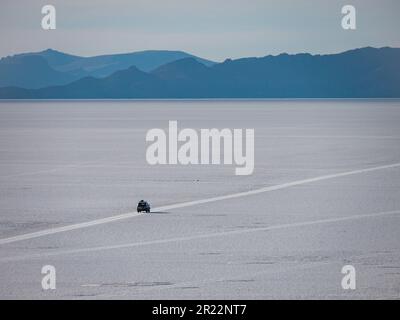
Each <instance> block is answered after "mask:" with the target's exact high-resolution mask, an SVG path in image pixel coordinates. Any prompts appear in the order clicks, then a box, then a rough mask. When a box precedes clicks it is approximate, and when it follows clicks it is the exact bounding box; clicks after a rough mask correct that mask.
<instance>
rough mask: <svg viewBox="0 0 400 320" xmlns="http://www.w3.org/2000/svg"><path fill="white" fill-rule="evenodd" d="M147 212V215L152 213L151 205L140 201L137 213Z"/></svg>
mask: <svg viewBox="0 0 400 320" xmlns="http://www.w3.org/2000/svg"><path fill="white" fill-rule="evenodd" d="M142 211H145V212H146V213H150V204H149V203H148V202H147V201H144V200H140V201H139V203H138V205H137V212H142Z"/></svg>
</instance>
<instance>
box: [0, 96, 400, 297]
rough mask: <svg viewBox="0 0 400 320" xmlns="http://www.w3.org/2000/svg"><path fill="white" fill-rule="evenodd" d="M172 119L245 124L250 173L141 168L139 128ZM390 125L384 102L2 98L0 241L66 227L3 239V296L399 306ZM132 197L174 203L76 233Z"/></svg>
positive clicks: (399, 250)
mask: <svg viewBox="0 0 400 320" xmlns="http://www.w3.org/2000/svg"><path fill="white" fill-rule="evenodd" d="M169 120H177V121H178V124H179V126H182V127H190V128H194V129H202V128H220V129H222V128H226V127H227V128H254V129H255V170H254V174H253V175H251V176H235V175H234V165H232V166H215V165H214V166H213V165H198V166H180V165H176V166H175V165H166V166H150V165H148V164H147V162H146V158H145V152H146V146H147V144H146V141H145V136H146V132H147V131H148V130H149V129H152V128H167V126H168V121H169ZM399 123H400V101H395V100H392V101H390V100H387V101H367V100H360V101H345V100H343V101H318V100H313V101H306V100H304V101H198V102H195V101H180V102H178V101H134V102H133V101H121V102H111V101H103V102H100V101H93V102H79V101H74V102H62V101H57V102H55V101H49V102H1V103H0V239H10V238H14V237H18V236H21V235H27V234H31V233H34V232H40V231H46V230H47V231H48V230H57V228H61V227H65V226H70V225H76V224H78V227H77V228H72V229H70V230H67V231H64V232H56V233H54V234H47V235H42V236H39V237H32V238H28V239H25V240H20V241H11V242H9V243H1V240H0V297H1V298H5V299H8V298H20V299H30V298H39V299H53V298H56V299H69V298H72V299H76V298H77V299H80V298H83V299H85V298H86V299H87V298H89V299H93V298H96V299H114V298H115V299H132V298H133V299H140V298H143V299H153V298H167V299H172V298H173V299H186V298H208V299H214V298H241V299H246V298H255V299H262V298H265V299H277V298H289V299H296V298H305V299H315V298H316V299H326V298H333V299H359V298H361V299H367V298H371V299H380V298H394V299H398V298H400V167H397V166H396V164H399V163H400V126H399ZM390 165H393V166H392V167H388V166H390ZM371 168H376V169H374V170H371V171H368V169H371ZM364 169H366V170H365V171H363V170H364ZM349 172H356V173H354V174H351V175H343V176H340V174H341V173H349ZM328 175H329V176H331V177H329V178H328V179H321V180H316V181H309V182H306V183H301V184H297V185H296V184H294V185H290V186H288V187H285V188H281V189H277V190H274V188H273V187H274V186H280V185H286V184H290V183H292V182H296V181H304V180H309V179H313V178H317V177H324V176H328ZM270 187H271V188H270ZM260 189H262V190H264V189H265V191H263V192H260V193H252V191H253V190H260ZM237 193H240V194H242V195H241V196H240V197H236V198H229V196H230V195H233V194H237ZM220 196H222V198H221V199H217V200H215V201H212V202H209V203H200V202H198V203H197V202H196V201H197V200H203V199H209V198H215V197H220ZM223 196H226V197H223ZM140 199H146V200H148V201H149V202H150V203H151V204H152V206H153V207H154V208H160V207H161V208H164V207H165V206H169V205H172V207H170V208H171V209H168V210H156V212H154V213H152V214H150V215H140V216H136V215H135V216H132V217H125V218H124V219H120V220H115V221H108V222H106V223H102V224H95V223H93V225H91V226H87V227H84V226H82V227H80V226H79V224H82V223H86V222H93V221H99V219H103V218H109V217H114V216H118V215H121V214H125V213H130V212H134V211H135V205H136V203H137V201H138V200H140ZM188 201H194V203H193V204H191V205H188V206H185V207H179V204H182V203H184V202H188ZM174 205H176V206H174ZM111 220H112V219H111ZM47 264H51V265H54V266H55V267H56V270H57V289H56V290H54V291H43V290H42V288H41V280H42V275H41V273H40V271H41V267H42V266H43V265H47ZM345 264H351V265H354V267H355V268H356V270H357V289H356V290H354V291H345V290H343V289H342V288H341V280H342V277H343V275H342V274H341V272H340V271H341V268H342V266H343V265H345Z"/></svg>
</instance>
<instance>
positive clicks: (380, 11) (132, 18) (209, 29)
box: [0, 0, 400, 60]
mask: <svg viewBox="0 0 400 320" xmlns="http://www.w3.org/2000/svg"><path fill="white" fill-rule="evenodd" d="M46 4H52V5H54V6H55V7H56V10H57V29H56V30H50V31H45V30H43V29H42V28H41V19H42V16H43V15H42V14H41V8H42V6H43V5H46ZM346 4H352V5H354V6H355V7H356V9H357V30H355V31H349V30H347V31H345V30H343V29H342V27H341V18H342V14H341V8H342V6H343V5H346ZM399 30H400V1H399V0H380V1H378V0H347V1H341V0H291V1H289V0H201V1H197V0H157V1H156V0H130V1H129V0H108V1H106V0H95V1H94V0H79V1H78V0H62V1H60V0H45V1H42V0H0V39H1V42H0V56H6V55H10V54H15V53H20V52H28V51H40V50H43V49H47V48H53V49H56V50H60V51H63V52H68V53H72V54H78V55H84V56H91V55H99V54H108V53H120V52H131V51H139V50H147V49H169V50H184V51H187V52H190V53H193V54H196V55H199V56H201V57H204V58H208V59H213V60H224V59H225V58H238V57H243V56H264V55H267V54H277V53H281V52H288V53H298V52H310V53H334V52H339V51H343V50H347V49H351V48H356V47H363V46H375V47H382V46H393V47H400V32H399Z"/></svg>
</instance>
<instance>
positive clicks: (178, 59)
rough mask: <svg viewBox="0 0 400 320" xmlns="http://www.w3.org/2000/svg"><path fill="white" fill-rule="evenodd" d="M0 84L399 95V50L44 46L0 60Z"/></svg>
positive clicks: (254, 94) (126, 93)
mask: <svg viewBox="0 0 400 320" xmlns="http://www.w3.org/2000/svg"><path fill="white" fill-rule="evenodd" d="M3 60H6V61H5V62H3ZM7 60H9V61H7ZM20 60H23V61H22V62H21V61H20ZM15 61H17V62H15ZM6 62H7V63H6ZM13 63H16V64H19V66H18V67H16V66H13V67H10V66H9V65H10V64H13ZM3 70H7V72H8V73H7V74H6V75H4V73H2V72H3ZM7 81H8V84H6V85H4V84H5V83H7ZM24 83H25V85H24ZM26 84H28V85H30V87H29V86H27V85H26ZM33 84H34V86H33ZM49 84H50V85H49ZM0 86H2V88H0V98H3V99H165V98H167V99H181V98H191V99H197V98H400V49H398V48H389V47H385V48H371V47H366V48H360V49H354V50H350V51H346V52H343V53H338V54H327V55H311V54H308V53H302V54H294V55H289V54H285V53H284V54H280V55H276V56H272V55H268V56H265V57H261V58H241V59H236V60H231V59H227V60H225V61H224V62H222V63H215V62H212V61H209V60H205V59H201V58H199V57H195V56H193V55H190V54H187V53H184V52H180V51H144V52H137V53H131V54H122V55H109V56H98V57H91V58H82V57H77V56H71V55H67V54H63V53H60V52H57V51H54V50H46V51H43V52H40V53H38V54H20V55H16V56H12V57H7V58H3V59H2V60H1V61H0Z"/></svg>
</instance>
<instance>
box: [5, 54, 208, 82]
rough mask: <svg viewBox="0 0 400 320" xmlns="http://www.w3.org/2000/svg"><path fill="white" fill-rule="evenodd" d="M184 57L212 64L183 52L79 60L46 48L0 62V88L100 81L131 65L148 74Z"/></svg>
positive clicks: (81, 58) (80, 58) (118, 55)
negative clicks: (99, 79) (89, 79)
mask: <svg viewBox="0 0 400 320" xmlns="http://www.w3.org/2000/svg"><path fill="white" fill-rule="evenodd" d="M188 57H191V58H194V59H196V60H197V61H199V62H200V63H203V64H204V65H206V66H211V65H213V64H214V62H213V61H209V60H206V59H202V58H199V57H196V56H193V55H191V54H188V53H186V52H183V51H166V50H158V51H157V50H152V51H150V50H149V51H140V52H133V53H124V54H111V55H102V56H94V57H80V56H74V55H70V54H66V53H63V52H59V51H56V50H52V49H48V50H45V51H41V52H35V53H23V54H18V55H14V56H11V57H6V58H3V59H1V60H0V87H5V86H18V87H22V88H27V89H36V88H41V87H46V86H51V85H61V84H67V83H69V82H72V81H74V80H78V79H80V78H84V77H88V76H92V77H96V78H104V77H107V76H109V75H111V74H113V73H114V72H116V71H119V70H124V69H127V68H129V67H131V66H135V67H137V68H138V69H139V70H142V71H146V72H148V71H151V70H153V69H156V68H157V67H159V66H161V65H163V64H166V63H169V62H172V61H176V60H179V59H183V58H188Z"/></svg>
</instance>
